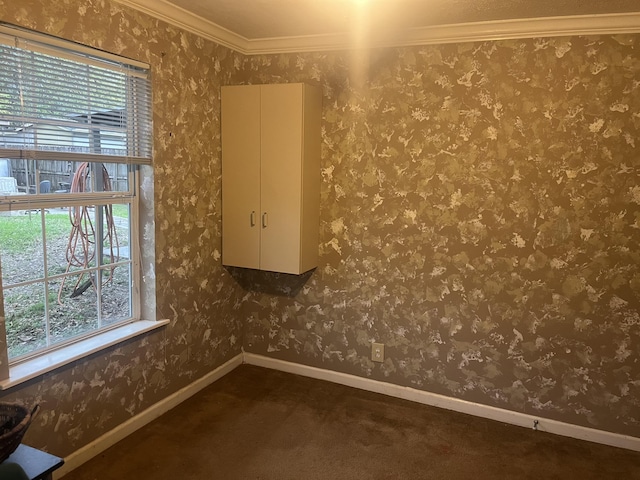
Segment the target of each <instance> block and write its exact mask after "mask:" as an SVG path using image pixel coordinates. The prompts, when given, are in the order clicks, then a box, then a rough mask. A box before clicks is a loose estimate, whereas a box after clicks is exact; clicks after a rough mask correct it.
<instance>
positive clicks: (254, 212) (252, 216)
mask: <svg viewBox="0 0 640 480" xmlns="http://www.w3.org/2000/svg"><path fill="white" fill-rule="evenodd" d="M251 226H252V227H255V226H256V211H255V210H254V211H253V212H251Z"/></svg>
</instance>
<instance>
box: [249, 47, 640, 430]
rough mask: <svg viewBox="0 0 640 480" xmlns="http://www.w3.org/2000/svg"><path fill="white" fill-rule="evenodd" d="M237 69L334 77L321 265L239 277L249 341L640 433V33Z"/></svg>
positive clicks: (272, 60) (260, 75) (301, 59)
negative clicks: (305, 272) (304, 277)
mask: <svg viewBox="0 0 640 480" xmlns="http://www.w3.org/2000/svg"><path fill="white" fill-rule="evenodd" d="M362 65H365V66H366V65H368V67H366V68H365V69H362ZM244 66H245V68H244V75H245V76H244V81H246V82H249V83H266V82H280V81H284V82H290V81H296V82H297V81H308V82H310V83H313V84H319V85H321V86H322V88H323V90H324V113H323V117H324V118H323V130H324V132H323V158H322V179H323V183H322V202H321V205H322V206H321V245H320V252H321V258H320V265H319V267H318V269H317V270H316V271H315V273H314V274H313V275H312V276H311V277H310V278H309V279H308V281H307V282H306V283H301V282H297V281H295V279H292V278H287V277H283V276H274V275H269V274H252V273H247V272H244V273H242V274H239V277H240V278H241V279H242V283H243V284H244V285H246V286H248V287H249V288H250V289H252V294H251V296H250V297H249V298H248V302H246V303H245V304H244V309H245V315H246V316H247V317H248V319H249V321H248V324H247V331H246V336H245V349H246V350H247V351H249V352H254V353H258V354H264V355H269V356H272V357H275V358H280V359H286V360H289V361H294V362H300V363H303V364H309V365H313V366H317V367H321V368H327V369H332V370H337V371H341V372H347V373H351V374H355V375H361V376H366V377H371V378H374V379H378V380H384V381H389V382H393V383H397V384H400V385H409V386H412V387H416V388H419V389H424V390H427V391H431V392H436V393H439V394H444V395H449V396H453V397H456V398H462V399H466V400H470V401H474V402H479V403H482V404H486V405H492V406H497V407H501V408H505V409H510V410H515V411H519V412H526V413H530V414H534V415H539V416H541V417H548V418H554V419H558V420H561V421H566V422H570V423H574V424H578V425H584V426H588V427H595V428H599V429H603V430H609V431H612V432H617V433H623V434H628V435H633V436H636V437H640V360H639V357H640V294H639V291H640V242H639V241H638V240H639V239H640V230H639V228H640V186H639V185H640V182H639V180H640V178H639V177H640V152H639V149H640V115H639V112H640V37H639V36H616V37H611V36H605V37H596V38H578V37H575V38H554V39H531V40H514V41H500V42H486V43H468V44H460V45H443V46H428V47H415V48H402V49H389V50H383V51H378V52H373V53H372V54H371V56H370V58H369V59H368V60H367V59H362V58H359V57H358V56H357V54H353V55H351V54H346V53H345V54H338V53H336V54H304V55H277V56H260V57H254V58H247V59H245V64H244ZM354 82H360V88H358V87H357V86H355V85H356V84H354ZM274 282H275V285H274ZM267 287H268V288H267ZM278 290H280V295H273V292H274V291H276V292H277V291H278ZM264 292H267V293H264ZM291 292H293V293H291ZM372 340H376V341H380V342H383V343H385V344H386V346H387V350H386V353H387V360H386V362H385V363H384V364H382V365H377V364H374V363H372V362H371V361H370V360H369V355H370V342H371V341H372Z"/></svg>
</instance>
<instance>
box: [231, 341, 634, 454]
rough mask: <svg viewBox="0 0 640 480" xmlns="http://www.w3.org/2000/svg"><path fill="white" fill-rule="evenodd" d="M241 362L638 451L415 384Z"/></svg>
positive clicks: (618, 438)
mask: <svg viewBox="0 0 640 480" xmlns="http://www.w3.org/2000/svg"><path fill="white" fill-rule="evenodd" d="M244 363H247V364H249V365H256V366H260V367H265V368H271V369H273V370H280V371H283V372H288V373H295V374H297V375H303V376H305V377H311V378H316V379H319V380H327V381H329V382H333V383H339V384H341V385H346V386H349V387H355V388H359V389H361V390H368V391H370V392H375V393H382V394H384V395H389V396H392V397H397V398H402V399H405V400H411V401H413V402H418V403H423V404H425V405H431V406H434V407H440V408H445V409H447V410H453V411H455V412H460V413H466V414H469V415H475V416H477V417H483V418H488V419H491V420H497V421H499V422H504V423H509V424H511V425H517V426H520V427H527V428H533V427H534V421H537V422H538V423H537V424H536V428H537V430H539V431H544V432H549V433H553V434H556V435H563V436H565V437H572V438H576V439H579V440H587V441H590V442H595V443H601V444H604V445H610V446H613V447H619V448H625V449H628V450H635V451H640V438H637V437H630V436H627V435H620V434H616V433H611V432H605V431H602V430H596V429H594V428H587V427H582V426H580V425H572V424H570V423H564V422H559V421H557V420H551V419H547V418H544V417H538V416H532V415H526V414H524V413H518V412H512V411H510V410H504V409H502V408H496V407H491V406H487V405H482V404H478V403H473V402H468V401H466V400H460V399H457V398H452V397H447V396H445V395H439V394H436V393H429V392H425V391H422V390H417V389H415V388H410V387H403V386H400V385H394V384H392V383H386V382H380V381H378V380H372V379H370V378H362V377H358V376H355V375H349V374H346V373H340V372H333V371H331V370H324V369H321V368H316V367H310V366H307V365H301V364H298V363H291V362H285V361H283V360H277V359H274V358H269V357H265V356H263V355H256V354H253V353H246V352H245V353H244Z"/></svg>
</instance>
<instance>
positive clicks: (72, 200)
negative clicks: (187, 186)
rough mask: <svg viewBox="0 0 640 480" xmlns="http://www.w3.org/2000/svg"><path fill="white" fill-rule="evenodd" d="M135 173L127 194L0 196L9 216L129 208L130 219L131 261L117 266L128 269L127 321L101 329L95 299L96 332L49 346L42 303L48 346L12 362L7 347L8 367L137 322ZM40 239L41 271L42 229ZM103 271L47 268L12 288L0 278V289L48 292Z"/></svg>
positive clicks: (131, 170)
mask: <svg viewBox="0 0 640 480" xmlns="http://www.w3.org/2000/svg"><path fill="white" fill-rule="evenodd" d="M36 163H37V162H36ZM98 165H100V164H96V168H100V167H99V166H98ZM137 170H138V168H137V166H136V165H130V166H128V168H127V176H128V182H127V183H128V185H129V189H128V191H118V192H84V193H55V194H52V193H35V194H29V195H15V196H13V195H12V196H2V195H0V212H8V213H11V212H13V211H15V210H32V211H35V212H36V213H35V215H37V216H38V217H40V215H41V212H42V210H47V209H54V208H61V209H67V208H73V207H84V206H86V207H89V208H91V207H96V206H107V205H129V206H130V208H129V216H128V222H129V226H128V230H129V242H128V243H129V245H128V248H129V253H130V255H129V256H130V258H129V259H128V260H127V261H122V262H120V263H121V265H120V266H123V265H127V266H128V268H129V272H130V274H129V286H128V289H129V293H130V316H129V317H128V318H124V319H121V320H118V321H115V322H113V324H111V325H103V324H102V322H101V321H100V317H101V312H100V311H99V310H100V304H101V300H100V299H99V298H98V301H97V304H96V311H97V317H98V318H97V321H98V326H97V328H94V329H92V330H88V331H86V332H84V333H81V334H78V335H74V336H73V337H71V338H68V339H65V340H61V341H57V342H53V343H51V341H50V337H51V335H50V333H51V332H50V323H49V316H50V311H51V308H50V305H49V301H48V300H47V299H45V305H46V309H45V310H46V312H45V320H46V332H47V333H46V335H45V339H46V343H47V345H46V346H44V347H40V348H37V349H36V350H34V351H32V352H29V353H26V354H22V355H18V356H15V357H12V358H10V357H9V355H8V347H7V358H8V362H9V365H13V364H16V363H20V362H22V361H25V360H29V359H31V358H33V357H36V356H38V355H42V354H44V353H46V352H47V351H50V350H54V349H57V348H62V347H65V346H67V345H70V344H72V343H75V342H78V341H81V340H83V339H85V338H87V337H90V336H92V335H96V334H98V333H101V332H104V331H107V330H110V329H113V328H117V327H119V326H121V325H123V324H126V323H131V322H135V321H138V320H140V318H141V317H140V312H141V306H140V302H141V299H140V288H138V286H139V285H140V280H141V273H140V267H141V263H140V249H139V233H140V229H139V225H140V213H139V208H140V202H139V195H138V192H139V182H138V178H139V175H138V172H137ZM35 175H36V179H38V178H39V169H38V168H37V167H36V169H35ZM96 217H97V212H95V215H94V218H93V219H94V221H95V219H96ZM41 222H42V223H44V218H43V219H42V220H41ZM95 223H97V222H95ZM41 238H42V255H43V261H44V263H43V267H44V265H46V263H47V262H46V260H47V259H48V258H49V253H48V252H49V250H48V245H47V235H46V230H45V229H42V230H41ZM1 265H2V258H1V256H0V266H1ZM105 270H108V267H105V265H104V263H103V262H97V263H96V264H95V265H93V266H90V267H88V268H85V269H79V270H73V271H69V272H65V273H58V274H50V273H49V271H48V268H44V271H43V273H42V277H41V278H37V279H31V280H26V281H21V282H17V283H15V284H11V285H5V284H4V283H3V278H2V277H0V288H2V291H3V294H4V292H9V291H10V290H11V289H14V288H19V287H22V286H29V285H38V284H43V285H44V287H45V288H47V286H48V284H50V283H51V282H52V281H56V280H59V279H62V278H73V277H74V276H76V275H78V274H79V273H86V274H91V273H92V272H97V271H105ZM101 289H102V286H100V287H99V288H98V290H99V291H101ZM3 312H5V316H6V311H4V305H3ZM5 334H6V335H7V337H6V338H7V339H8V336H9V332H8V326H7V331H6V332H5Z"/></svg>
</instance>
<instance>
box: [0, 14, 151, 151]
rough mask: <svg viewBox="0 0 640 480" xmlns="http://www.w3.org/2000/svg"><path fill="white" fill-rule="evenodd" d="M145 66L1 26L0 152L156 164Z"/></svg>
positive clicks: (148, 73)
mask: <svg viewBox="0 0 640 480" xmlns="http://www.w3.org/2000/svg"><path fill="white" fill-rule="evenodd" d="M151 121H152V119H151V81H150V72H149V68H148V65H146V64H143V63H141V62H137V61H133V60H129V59H126V58H124V57H119V56H117V55H113V54H110V53H106V52H102V51H100V50H95V49H91V48H89V47H86V46H83V45H78V44H75V43H73V42H69V41H66V40H61V39H58V38H54V37H50V36H47V35H43V34H39V33H35V32H31V31H26V30H23V29H19V28H17V27H12V26H8V25H0V157H1V158H25V159H35V160H67V161H78V162H84V161H88V162H111V163H135V164H151V161H152V127H151Z"/></svg>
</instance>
